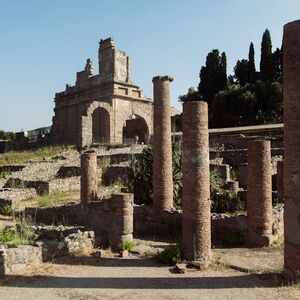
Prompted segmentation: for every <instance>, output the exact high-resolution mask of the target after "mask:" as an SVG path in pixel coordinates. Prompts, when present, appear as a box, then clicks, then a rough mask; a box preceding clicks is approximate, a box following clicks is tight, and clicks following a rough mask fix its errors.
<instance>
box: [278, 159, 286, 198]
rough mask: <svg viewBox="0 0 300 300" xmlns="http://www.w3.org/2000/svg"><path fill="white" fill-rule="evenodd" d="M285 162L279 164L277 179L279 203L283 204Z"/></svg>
mask: <svg viewBox="0 0 300 300" xmlns="http://www.w3.org/2000/svg"><path fill="white" fill-rule="evenodd" d="M283 165H284V163H283V160H280V161H278V162H277V179H276V186H277V197H278V202H279V203H283Z"/></svg>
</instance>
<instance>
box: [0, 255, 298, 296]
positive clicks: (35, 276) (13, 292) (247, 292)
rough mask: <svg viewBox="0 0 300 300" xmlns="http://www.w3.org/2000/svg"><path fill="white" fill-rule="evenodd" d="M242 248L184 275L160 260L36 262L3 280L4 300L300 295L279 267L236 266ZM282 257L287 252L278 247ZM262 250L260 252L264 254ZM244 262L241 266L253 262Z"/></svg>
mask: <svg viewBox="0 0 300 300" xmlns="http://www.w3.org/2000/svg"><path fill="white" fill-rule="evenodd" d="M242 251H243V250H241V249H239V250H234V251H233V252H234V254H233V256H232V257H233V259H231V258H230V255H229V254H230V251H229V250H228V249H227V250H225V252H224V251H223V252H220V250H218V249H217V250H215V251H214V256H215V257H217V260H219V261H222V260H227V261H228V265H231V267H227V266H226V265H223V263H220V264H216V265H215V266H214V267H212V268H211V269H209V270H206V271H193V272H187V273H184V274H177V273H174V271H173V268H171V267H166V266H163V265H161V264H160V263H159V262H158V261H156V260H154V259H146V258H140V257H137V256H131V257H129V258H94V257H86V258H65V259H60V260H57V261H55V262H53V263H47V264H43V265H40V266H36V267H35V268H32V269H30V270H26V271H23V272H18V273H15V274H12V275H9V276H7V277H6V278H5V279H2V280H0V299H1V300H2V299H5V300H6V299H9V300H14V299H18V300H19V299H22V300H32V299H42V300H48V299H49V300H50V299H72V300H75V299H82V300H83V299H89V300H93V299H122V300H123V299H143V300H146V299H157V300H158V299H172V300H173V299H184V300H187V299H230V300H233V299H239V300H241V299H255V300H257V299H285V300H286V299H300V288H299V286H289V285H287V284H283V283H282V281H281V279H280V275H279V273H278V271H274V272H272V270H271V269H268V270H267V271H268V272H267V273H264V272H259V271H258V270H256V269H257V268H256V267H257V266H258V264H257V262H258V260H257V262H256V267H255V268H254V269H255V270H256V271H255V272H254V273H253V272H251V271H249V272H246V271H243V272H241V271H238V270H235V269H233V268H232V267H234V264H235V263H236V262H237V257H238V256H239V255H241V254H242ZM255 251H256V250H254V251H253V252H252V251H251V250H250V251H249V250H248V249H247V253H248V256H247V255H245V256H244V257H248V259H249V260H251V259H252V257H253V256H257V255H260V256H261V257H265V258H267V260H268V259H269V260H270V261H272V253H269V256H267V255H266V253H268V252H264V251H261V250H259V251H258V252H255ZM276 251H277V256H278V257H279V256H280V251H281V250H278V249H277V250H276ZM258 253H260V254H258ZM249 260H248V261H247V259H243V260H242V262H240V261H239V264H240V266H242V268H243V266H245V265H247V264H248V265H250V264H249ZM276 268H278V263H277V265H276Z"/></svg>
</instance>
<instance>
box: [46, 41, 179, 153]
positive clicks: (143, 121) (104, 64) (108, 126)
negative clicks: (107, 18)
mask: <svg viewBox="0 0 300 300" xmlns="http://www.w3.org/2000/svg"><path fill="white" fill-rule="evenodd" d="M98 58H99V74H97V75H94V74H93V69H94V68H93V65H92V61H91V59H88V60H87V63H86V66H85V69H84V71H81V72H78V73H77V78H76V84H75V85H74V86H71V85H66V89H65V91H63V92H60V93H56V94H55V108H54V113H55V116H54V117H53V132H52V133H53V140H54V142H55V143H58V144H77V145H78V146H80V147H83V146H89V145H91V144H92V143H94V142H98V143H122V142H126V141H127V140H130V139H134V140H136V139H138V141H139V142H144V143H147V142H148V141H149V139H150V137H151V135H152V134H153V102H152V100H151V99H150V98H147V97H145V96H144V94H143V92H142V91H141V90H140V89H139V87H138V86H136V85H134V84H133V83H132V81H131V71H130V59H129V57H128V56H127V55H126V53H125V52H123V51H120V50H117V49H116V47H115V42H114V40H113V39H112V38H108V39H106V40H101V41H100V47H99V55H98ZM177 113H178V112H177Z"/></svg>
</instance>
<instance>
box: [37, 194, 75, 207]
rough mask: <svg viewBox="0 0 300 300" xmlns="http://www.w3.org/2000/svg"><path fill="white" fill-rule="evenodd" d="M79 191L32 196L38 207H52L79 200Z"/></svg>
mask: <svg viewBox="0 0 300 300" xmlns="http://www.w3.org/2000/svg"><path fill="white" fill-rule="evenodd" d="M79 199H80V196H79V191H73V192H62V193H58V192H57V193H53V194H50V195H42V196H37V197H35V198H34V200H36V202H37V205H38V206H39V207H52V206H59V205H64V204H67V203H70V202H75V201H79Z"/></svg>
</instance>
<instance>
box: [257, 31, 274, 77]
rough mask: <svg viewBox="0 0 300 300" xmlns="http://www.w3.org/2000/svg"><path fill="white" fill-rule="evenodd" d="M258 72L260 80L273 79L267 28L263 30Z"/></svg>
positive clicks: (270, 43) (270, 46) (269, 37)
mask: <svg viewBox="0 0 300 300" xmlns="http://www.w3.org/2000/svg"><path fill="white" fill-rule="evenodd" d="M260 73H261V79H262V80H268V81H273V79H274V65H273V57H272V42H271V35H270V31H269V30H268V29H266V30H265V32H264V34H263V37H262V42H261V59H260Z"/></svg>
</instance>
